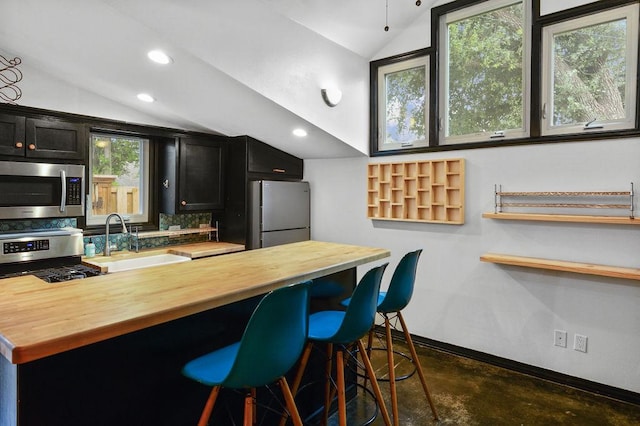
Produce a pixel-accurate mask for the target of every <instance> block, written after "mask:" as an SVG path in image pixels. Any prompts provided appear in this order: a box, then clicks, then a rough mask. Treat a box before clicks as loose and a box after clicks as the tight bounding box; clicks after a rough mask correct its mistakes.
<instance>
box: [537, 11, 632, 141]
mask: <svg viewBox="0 0 640 426" xmlns="http://www.w3.org/2000/svg"><path fill="white" fill-rule="evenodd" d="M542 43H543V45H542V48H543V52H544V56H543V58H544V59H543V70H544V73H543V80H542V113H541V118H542V126H541V132H542V134H543V135H544V134H561V133H580V132H593V131H596V132H597V131H606V130H616V129H630V128H634V127H635V116H636V100H635V95H636V81H637V80H636V73H637V64H638V60H637V52H638V5H637V4H635V5H629V6H625V7H620V8H617V9H612V10H608V11H605V12H600V13H597V14H593V15H588V16H585V17H582V18H579V19H572V20H570V21H565V22H561V23H557V24H554V25H549V26H547V27H545V28H544V29H543V41H542Z"/></svg>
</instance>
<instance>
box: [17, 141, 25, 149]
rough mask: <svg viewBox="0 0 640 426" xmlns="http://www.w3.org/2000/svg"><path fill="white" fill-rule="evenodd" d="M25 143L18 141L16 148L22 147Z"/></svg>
mask: <svg viewBox="0 0 640 426" xmlns="http://www.w3.org/2000/svg"><path fill="white" fill-rule="evenodd" d="M23 146H24V144H23V143H22V142H16V148H22V147H23Z"/></svg>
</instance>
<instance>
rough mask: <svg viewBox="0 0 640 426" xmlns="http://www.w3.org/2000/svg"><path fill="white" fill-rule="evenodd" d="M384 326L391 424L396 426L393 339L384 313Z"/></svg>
mask: <svg viewBox="0 0 640 426" xmlns="http://www.w3.org/2000/svg"><path fill="white" fill-rule="evenodd" d="M384 328H385V331H386V337H387V366H388V367H389V390H390V394H391V412H392V414H393V425H394V426H398V425H399V420H398V417H399V415H398V393H397V390H396V369H395V368H394V367H395V362H394V360H393V339H392V338H391V324H390V323H389V317H388V316H387V315H386V314H385V315H384Z"/></svg>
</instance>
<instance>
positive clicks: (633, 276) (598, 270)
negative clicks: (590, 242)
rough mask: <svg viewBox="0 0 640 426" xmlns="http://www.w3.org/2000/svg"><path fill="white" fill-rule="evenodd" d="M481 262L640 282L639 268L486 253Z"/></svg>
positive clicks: (481, 257)
mask: <svg viewBox="0 0 640 426" xmlns="http://www.w3.org/2000/svg"><path fill="white" fill-rule="evenodd" d="M480 260H481V261H483V262H490V263H498V264H502V265H514V266H523V267H526V268H536V269H549V270H553V271H565V272H574V273H576V274H587V275H599V276H603V277H613V278H624V279H629V280H640V269H638V268H625V267H620V266H608V265H595V264H592V263H579V262H568V261H563V260H551V259H541V258H537V257H523V256H513V255H508V254H496V253H485V254H483V255H482V256H480Z"/></svg>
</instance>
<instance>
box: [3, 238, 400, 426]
mask: <svg viewBox="0 0 640 426" xmlns="http://www.w3.org/2000/svg"><path fill="white" fill-rule="evenodd" d="M201 249H202V247H197V248H196V249H195V250H194V251H191V252H190V253H191V254H192V255H193V257H198V253H202V250H201ZM188 250H191V249H188ZM142 254H143V253H141V255H142ZM387 256H389V251H388V250H385V249H380V248H371V247H360V246H353V245H346V244H336V243H328V242H320V241H305V242H300V243H293V244H287V245H282V246H276V247H270V248H265V249H259V250H252V251H243V252H236V253H231V254H226V255H224V256H214V257H204V258H200V259H195V260H192V261H190V262H183V263H174V264H169V265H163V266H157V267H151V268H146V269H137V270H130V271H123V272H117V273H113V274H107V275H102V276H97V277H92V278H86V279H82V280H74V281H67V282H64V283H59V284H47V283H45V282H43V281H41V280H39V279H37V278H35V277H33V276H23V277H19V278H7V279H3V280H0V313H1V314H0V351H1V353H2V356H0V426H41V425H47V426H58V425H59V426H85V425H87V424H91V425H92V426H112V425H116V424H123V425H124V424H126V425H130V424H131V425H133V424H136V425H138V424H153V425H156V426H164V425H166V426H182V425H184V426H187V425H193V424H196V423H197V419H198V417H199V415H200V412H201V410H202V407H203V404H204V401H205V400H206V399H207V396H208V394H209V392H210V388H209V387H207V386H203V385H202V384H200V383H196V382H194V381H193V380H189V379H187V378H185V377H184V376H182V375H181V373H180V371H181V369H182V367H183V366H184V364H185V363H186V362H188V361H189V360H191V359H193V358H195V357H197V356H200V355H202V354H204V353H207V352H209V351H211V350H215V349H217V348H220V347H223V346H225V345H228V344H230V343H231V342H234V341H237V340H238V339H240V337H241V336H242V333H243V331H244V328H245V326H246V324H247V322H248V320H249V318H250V316H251V313H252V312H253V310H254V309H255V306H257V304H258V303H259V301H260V299H261V298H262V295H263V294H264V293H267V292H269V291H270V290H273V289H275V288H278V287H282V286H284V285H288V284H292V283H297V282H300V281H304V280H308V279H314V278H323V279H324V280H326V281H329V282H331V283H342V284H343V287H342V288H343V294H341V295H339V297H335V299H334V300H333V301H331V302H330V303H334V304H336V305H338V306H339V301H340V300H342V299H341V298H342V297H345V296H347V295H348V294H350V293H351V291H352V290H353V287H354V286H355V283H356V279H357V274H356V267H357V266H358V265H365V264H367V263H369V262H373V261H376V260H379V259H383V258H385V257H387ZM323 285H324V284H323V280H322V279H319V280H315V281H314V286H320V287H322V286H323ZM314 303H315V302H312V309H313V304H314ZM322 303H326V302H322ZM277 314H278V313H277V312H274V315H277ZM312 358H313V357H312ZM313 362H314V361H313V360H311V361H310V365H315V367H310V368H309V371H318V372H319V374H322V372H323V371H324V369H323V365H324V364H323V361H315V362H317V364H313ZM306 380H307V381H310V380H312V378H307V379H306ZM354 380H355V378H354ZM314 395H315V394H314ZM318 395H319V399H317V398H315V397H313V398H310V399H306V398H305V401H306V402H304V403H300V404H299V407H298V408H299V410H300V411H301V415H303V416H307V418H309V417H311V416H313V415H315V414H314V413H318V412H321V411H322V410H320V409H319V407H320V406H321V405H322V397H321V396H322V393H318ZM259 397H260V394H259ZM224 398H225V399H227V398H231V399H230V400H227V404H231V405H233V404H235V403H239V404H240V407H241V406H242V397H241V396H240V397H238V399H237V400H236V399H233V398H234V396H232V395H229V396H225V397H224ZM236 411H237V412H238V413H240V415H241V413H242V409H241V408H240V409H238V410H235V409H232V410H219V411H218V412H217V413H215V412H214V417H213V418H212V422H213V424H231V423H230V421H229V419H228V418H225V417H226V416H228V415H229V414H228V412H233V413H235V412H236ZM276 412H277V413H279V411H276ZM216 416H218V418H216ZM277 418H278V419H279V414H278V416H277ZM234 421H235V420H234ZM236 423H238V422H236ZM311 423H313V421H311Z"/></svg>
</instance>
